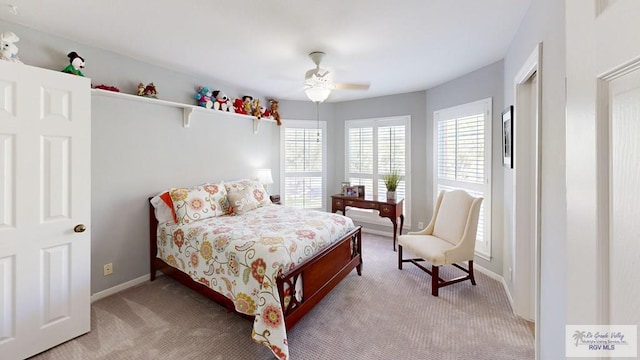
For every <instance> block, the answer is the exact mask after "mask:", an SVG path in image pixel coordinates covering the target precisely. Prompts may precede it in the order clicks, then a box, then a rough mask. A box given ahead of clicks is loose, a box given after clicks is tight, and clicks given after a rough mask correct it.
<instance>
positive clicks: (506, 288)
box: [473, 263, 513, 311]
mask: <svg viewBox="0 0 640 360" xmlns="http://www.w3.org/2000/svg"><path fill="white" fill-rule="evenodd" d="M473 268H474V270H478V271H479V272H481V273H483V274H485V275H487V276H488V277H490V278H492V279H494V280H497V281H498V282H500V283H501V284H502V287H503V288H504V292H505V294H507V299H508V300H509V305H510V306H511V311H513V297H511V292H510V291H509V286H507V282H506V281H505V280H504V278H503V277H502V276H500V275H498V274H496V273H494V272H493V271H491V270H489V269H486V268H483V267H482V266H480V265H476V264H475V263H474V264H473Z"/></svg>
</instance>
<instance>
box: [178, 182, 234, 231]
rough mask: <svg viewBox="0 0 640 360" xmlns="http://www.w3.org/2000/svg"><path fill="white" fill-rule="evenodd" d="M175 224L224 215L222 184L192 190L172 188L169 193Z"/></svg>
mask: <svg viewBox="0 0 640 360" xmlns="http://www.w3.org/2000/svg"><path fill="white" fill-rule="evenodd" d="M169 194H170V195H171V200H172V201H173V209H174V210H175V213H176V218H177V221H176V222H177V223H180V224H188V223H190V222H193V221H196V220H201V219H207V218H210V217H214V216H222V215H225V213H226V211H225V206H226V204H225V203H226V202H227V190H226V188H225V187H224V184H222V183H221V184H204V185H199V186H195V187H192V188H174V189H171V191H169Z"/></svg>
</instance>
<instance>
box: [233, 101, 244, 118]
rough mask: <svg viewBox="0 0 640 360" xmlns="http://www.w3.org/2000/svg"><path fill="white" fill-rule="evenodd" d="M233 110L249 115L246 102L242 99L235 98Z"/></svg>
mask: <svg viewBox="0 0 640 360" xmlns="http://www.w3.org/2000/svg"><path fill="white" fill-rule="evenodd" d="M233 111H235V112H236V114H242V115H247V111H246V110H245V109H244V102H243V101H242V99H238V98H236V99H235V100H233Z"/></svg>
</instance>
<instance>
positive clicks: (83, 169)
mask: <svg viewBox="0 0 640 360" xmlns="http://www.w3.org/2000/svg"><path fill="white" fill-rule="evenodd" d="M90 104H91V99H90V86H89V79H86V78H82V77H77V76H73V75H69V74H64V73H61V72H56V71H50V70H45V69H40V68H34V67H31V66H27V65H20V64H11V63H8V62H0V176H1V177H0V200H2V203H0V314H1V315H2V318H0V353H1V354H3V355H2V357H3V358H4V357H5V356H6V357H7V358H10V359H14V358H15V359H20V358H26V357H29V356H31V355H34V354H37V353H39V352H42V351H44V350H46V349H48V348H50V347H53V346H55V345H58V344H60V343H62V342H64V341H67V340H69V339H72V338H74V337H77V336H79V335H81V334H83V333H85V332H87V331H89V329H90V244H91V237H90V225H91V224H90V220H91V219H90V198H91V193H90V185H91V178H90V174H91V168H90V157H91V154H90V150H91V148H90V139H91V133H90V131H91V127H90V126H91V122H90V121H91V118H90V115H91V114H90ZM78 224H84V225H85V226H86V228H87V230H86V231H84V232H74V227H75V226H76V225H78Z"/></svg>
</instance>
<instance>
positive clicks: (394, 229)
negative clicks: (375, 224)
mask: <svg viewBox="0 0 640 360" xmlns="http://www.w3.org/2000/svg"><path fill="white" fill-rule="evenodd" d="M391 222H392V223H393V251H396V240H397V239H398V233H397V231H398V223H397V222H396V219H391Z"/></svg>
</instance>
